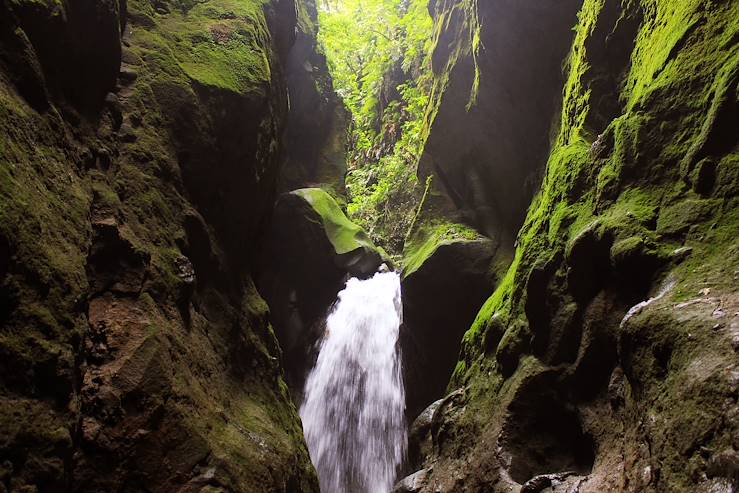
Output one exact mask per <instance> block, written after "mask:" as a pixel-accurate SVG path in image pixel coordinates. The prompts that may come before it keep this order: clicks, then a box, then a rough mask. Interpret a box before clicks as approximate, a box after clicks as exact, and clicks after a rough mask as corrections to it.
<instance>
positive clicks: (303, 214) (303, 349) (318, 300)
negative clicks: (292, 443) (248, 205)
mask: <svg viewBox="0 0 739 493" xmlns="http://www.w3.org/2000/svg"><path fill="white" fill-rule="evenodd" d="M263 259H264V260H263V262H262V270H261V272H260V275H259V277H258V285H259V289H260V292H261V293H263V295H264V297H265V299H266V300H267V302H268V303H269V306H270V309H271V320H272V324H273V326H274V329H275V333H276V334H277V338H278V340H279V341H280V344H281V347H282V350H283V351H284V354H285V356H284V361H285V365H286V372H287V379H288V382H289V384H290V386H291V388H292V389H293V390H294V391H295V392H296V393H297V394H296V395H299V394H300V392H301V391H302V384H303V379H304V378H305V374H306V372H307V371H308V369H309V368H310V366H311V365H312V363H313V361H312V358H313V357H314V356H315V343H316V341H317V340H318V338H319V337H320V336H321V334H322V333H323V325H322V324H323V320H324V318H325V316H326V315H327V312H328V310H329V308H330V307H331V305H332V304H333V302H334V301H335V300H336V295H337V294H338V292H339V291H340V290H341V289H342V287H343V285H344V283H345V281H346V279H347V278H348V276H358V277H367V276H369V275H372V274H373V273H374V272H375V271H377V269H378V268H379V267H380V265H381V264H382V263H383V258H382V255H381V254H380V252H379V251H378V250H377V249H376V248H375V247H374V245H373V244H372V242H371V241H370V239H369V238H368V237H367V235H366V234H365V233H364V231H362V230H361V228H359V226H357V225H356V224H354V223H352V222H351V221H349V219H348V218H347V217H346V215H345V214H344V212H343V211H342V210H341V209H340V208H339V206H338V204H337V203H336V201H335V200H334V199H333V198H332V197H331V196H330V195H329V194H328V193H326V192H324V191H323V190H320V189H301V190H296V191H293V192H290V193H286V194H282V195H281V196H280V198H279V199H278V201H277V204H276V206H275V210H274V215H273V217H272V223H271V227H270V230H269V233H268V234H267V237H266V240H265V243H264V247H263Z"/></svg>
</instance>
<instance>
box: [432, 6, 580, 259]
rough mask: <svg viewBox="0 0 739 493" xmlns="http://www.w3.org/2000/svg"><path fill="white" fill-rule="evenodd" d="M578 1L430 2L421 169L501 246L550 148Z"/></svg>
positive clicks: (513, 229) (514, 230)
mask: <svg viewBox="0 0 739 493" xmlns="http://www.w3.org/2000/svg"><path fill="white" fill-rule="evenodd" d="M581 3H582V0H565V1H562V0H545V1H540V2H520V1H517V0H505V1H493V2H471V1H464V2H460V1H458V0H437V1H435V2H431V5H430V7H429V10H430V12H431V14H432V16H433V17H434V19H435V26H436V31H435V33H434V50H433V57H432V67H433V72H434V76H435V82H434V91H433V93H432V94H433V96H432V104H431V108H432V110H433V111H431V112H430V113H429V115H430V116H429V118H428V123H427V125H428V128H429V134H428V138H427V142H426V145H425V148H424V152H423V156H422V158H421V162H420V165H419V174H420V175H421V177H425V176H428V175H434V176H435V178H436V179H435V182H434V185H435V186H436V187H437V188H438V189H439V190H441V191H443V192H444V193H445V194H446V196H447V197H448V198H449V199H450V201H451V202H452V204H453V206H454V208H455V209H457V210H459V211H461V212H462V214H463V218H464V222H466V223H468V224H471V225H473V226H475V227H476V228H477V229H478V230H480V231H482V232H484V233H485V234H486V235H488V236H489V237H491V238H496V239H500V240H501V241H502V242H503V244H504V245H505V246H506V247H510V246H512V245H513V240H514V239H515V235H516V233H517V231H518V229H519V228H520V227H521V224H522V222H523V218H524V216H525V213H526V209H527V207H528V205H529V203H530V202H531V198H532V197H533V195H534V192H535V187H536V185H537V182H538V179H539V176H540V173H541V170H542V169H543V167H544V164H545V163H546V156H547V152H548V149H549V142H550V140H551V136H550V127H551V124H552V121H554V119H555V118H556V115H557V110H558V99H559V96H560V94H561V91H562V84H563V78H562V68H561V65H562V61H563V60H564V59H565V57H566V55H567V52H568V50H569V48H570V45H571V43H572V37H573V32H572V29H571V28H572V26H573V25H575V23H576V22H577V10H578V8H579V7H580V4H581Z"/></svg>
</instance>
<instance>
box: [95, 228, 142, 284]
mask: <svg viewBox="0 0 739 493" xmlns="http://www.w3.org/2000/svg"><path fill="white" fill-rule="evenodd" d="M93 231H94V238H93V242H92V246H91V247H90V254H89V257H88V261H87V269H88V277H89V278H90V279H91V284H92V289H93V292H96V293H99V292H103V291H114V292H117V293H121V294H128V295H137V294H139V293H140V292H141V290H142V288H143V283H144V280H145V276H146V269H147V266H148V263H149V254H148V253H146V252H144V251H141V250H139V249H137V248H136V247H134V246H133V244H132V243H131V242H130V241H129V240H128V239H126V237H125V236H124V235H123V233H122V232H121V229H120V228H119V227H118V225H117V224H116V221H115V219H113V218H106V219H103V220H100V221H97V222H96V223H95V224H94V225H93Z"/></svg>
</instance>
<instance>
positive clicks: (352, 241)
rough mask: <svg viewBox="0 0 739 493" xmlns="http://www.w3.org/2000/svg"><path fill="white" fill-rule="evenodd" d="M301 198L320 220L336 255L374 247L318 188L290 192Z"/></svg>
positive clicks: (333, 201) (330, 198)
mask: <svg viewBox="0 0 739 493" xmlns="http://www.w3.org/2000/svg"><path fill="white" fill-rule="evenodd" d="M290 193H292V194H295V195H298V196H299V197H302V198H303V199H304V200H305V201H306V202H307V203H308V204H310V206H311V207H312V208H313V210H314V211H315V212H316V213H317V214H318V216H319V217H320V218H321V222H322V223H323V227H324V230H325V231H326V236H327V237H328V239H329V241H330V242H331V244H332V245H333V247H334V250H335V251H336V253H337V254H339V255H341V254H344V253H349V252H353V251H354V250H357V249H358V248H369V249H371V250H375V249H376V247H375V246H374V244H373V243H372V241H371V240H370V239H369V237H368V236H367V234H366V233H365V232H364V230H362V228H360V227H359V226H357V225H356V224H354V223H353V222H351V221H350V220H349V218H348V217H346V214H344V211H342V210H341V209H340V208H339V205H338V204H337V203H336V201H335V200H334V199H333V197H331V195H329V194H328V193H326V192H325V191H323V190H321V189H320V188H302V189H300V190H295V191H294V192H290Z"/></svg>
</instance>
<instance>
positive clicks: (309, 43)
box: [279, 0, 349, 193]
mask: <svg viewBox="0 0 739 493" xmlns="http://www.w3.org/2000/svg"><path fill="white" fill-rule="evenodd" d="M297 7H298V25H297V31H296V39H295V43H294V45H293V47H292V48H291V49H290V53H289V55H288V59H287V82H288V91H289V96H290V112H289V115H288V122H287V131H286V134H285V145H284V147H285V149H286V157H285V162H284V163H283V165H282V172H281V176H280V185H279V186H280V189H281V190H282V191H290V190H295V189H298V188H304V187H315V186H319V185H321V186H324V187H330V188H332V189H333V190H334V191H335V192H339V193H341V192H343V190H344V174H345V173H346V149H345V146H346V128H347V126H348V124H349V115H348V114H347V111H346V109H345V108H344V104H343V103H342V102H341V100H340V99H339V97H338V96H337V95H336V93H335V92H334V89H333V83H332V81H331V76H330V75H329V72H328V67H327V65H326V58H325V57H324V56H323V54H322V53H321V52H320V50H319V49H318V46H317V42H316V35H317V30H318V27H317V24H316V23H317V18H318V13H317V11H316V4H315V1H314V0H305V1H302V2H299V3H298V5H297Z"/></svg>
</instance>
